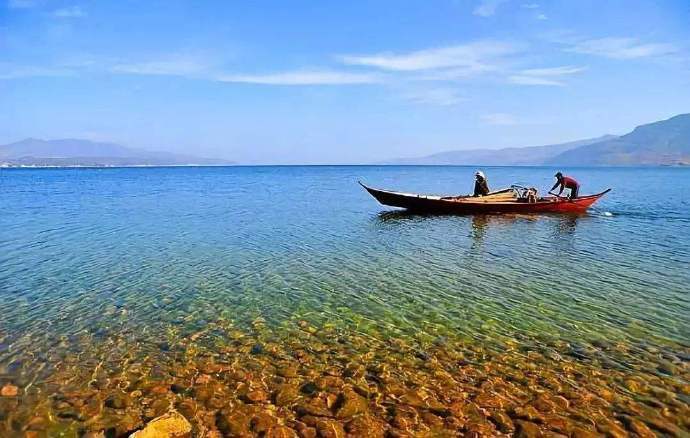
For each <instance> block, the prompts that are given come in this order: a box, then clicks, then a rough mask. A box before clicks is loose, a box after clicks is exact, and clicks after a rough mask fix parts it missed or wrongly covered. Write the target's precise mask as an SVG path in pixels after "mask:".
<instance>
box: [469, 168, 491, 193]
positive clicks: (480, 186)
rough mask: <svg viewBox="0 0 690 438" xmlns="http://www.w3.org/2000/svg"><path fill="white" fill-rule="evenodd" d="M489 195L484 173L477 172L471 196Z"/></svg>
mask: <svg viewBox="0 0 690 438" xmlns="http://www.w3.org/2000/svg"><path fill="white" fill-rule="evenodd" d="M488 194H489V183H488V182H487V181H486V176H484V172H482V171H481V170H478V171H477V173H475V174H474V194H473V195H472V196H474V197H477V196H486V195H488Z"/></svg>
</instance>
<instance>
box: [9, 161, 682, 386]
mask: <svg viewBox="0 0 690 438" xmlns="http://www.w3.org/2000/svg"><path fill="white" fill-rule="evenodd" d="M484 170H485V171H486V172H487V174H488V177H489V182H490V184H491V185H492V187H500V186H507V185H509V184H510V183H514V182H520V183H524V184H530V185H536V186H538V187H540V188H541V190H542V191H545V189H547V188H548V187H550V184H551V183H552V177H551V176H552V175H553V173H554V169H551V168H488V169H484ZM473 172H474V169H472V168H467V167H224V168H138V169H136V168H135V169H131V168H130V169H35V170H24V169H16V170H15V169H12V170H0V194H1V197H0V211H2V216H1V219H0V223H1V234H0V315H2V318H0V366H2V367H3V368H2V369H1V370H0V371H3V370H4V371H3V373H4V374H3V375H8V374H10V375H11V374H12V373H20V374H23V375H24V377H25V378H29V376H30V375H31V374H32V373H34V372H36V371H35V369H34V368H35V367H36V364H37V360H38V361H39V362H40V361H41V360H42V361H45V362H48V363H51V362H52V361H55V360H57V359H56V358H54V357H52V356H51V352H53V351H54V350H55V349H56V348H57V346H59V345H63V346H64V345H69V344H70V342H71V340H72V339H76V338H77V337H80V336H81V337H83V336H84V335H88V336H89V337H90V339H93V342H94V343H96V344H97V343H98V342H100V341H101V340H103V339H106V338H108V336H112V335H113V334H117V335H118V336H121V339H123V340H124V341H123V342H124V344H125V345H127V346H128V348H131V349H132V351H133V352H134V353H136V352H138V351H153V350H156V349H158V348H161V347H160V345H161V344H160V343H161V341H162V340H167V341H171V342H174V341H175V339H179V338H183V337H185V336H190V334H193V333H196V332H198V331H199V330H204V327H206V326H207V325H208V324H209V322H210V321H217V320H219V319H223V320H225V321H230V322H231V323H232V324H234V326H236V327H238V328H240V329H243V328H246V327H249V326H250V324H251V322H252V321H257V319H259V320H262V321H265V322H266V324H267V325H268V326H269V327H276V328H277V327H281V326H282V325H286V324H292V323H293V322H294V321H295V320H301V319H304V320H307V321H311V322H313V323H314V324H319V325H322V324H324V323H328V324H332V325H335V326H337V327H343V328H347V329H350V330H356V331H358V332H361V333H363V334H364V335H366V336H370V337H372V339H387V338H389V337H392V336H400V337H408V338H411V339H412V338H413V339H415V340H417V341H419V342H426V341H430V340H433V339H438V338H439V336H450V335H452V336H461V337H465V338H467V339H471V340H474V341H476V342H480V343H484V344H486V345H488V346H490V345H492V343H493V342H495V341H497V340H505V339H513V340H517V342H522V341H523V340H525V339H530V342H537V343H539V342H542V341H543V342H551V341H553V340H566V341H568V342H571V343H573V344H581V345H587V344H591V343H596V342H597V340H601V339H605V340H608V341H611V342H624V343H626V344H628V345H632V346H649V345H653V346H661V347H663V348H670V349H671V350H672V351H677V350H678V349H683V348H688V347H690V286H689V285H690V269H689V268H690V169H681V168H625V169H618V168H616V169H610V168H580V169H566V173H570V174H572V175H574V176H575V177H576V178H578V179H579V180H580V181H581V182H582V192H584V193H593V192H599V191H601V190H603V189H605V188H608V187H612V188H613V191H612V192H611V193H610V194H609V195H608V196H607V197H606V198H604V199H603V200H602V201H600V203H599V204H597V205H596V206H595V207H594V208H593V209H592V210H591V211H590V212H589V213H588V214H587V215H583V216H578V217H571V216H533V217H532V216H521V217H520V216H510V217H490V216H488V217H487V216H476V217H475V216H409V215H405V214H399V213H389V212H390V211H391V209H389V208H387V207H383V206H381V205H378V204H377V203H376V202H375V201H374V199H373V198H371V197H370V196H369V195H368V194H366V193H365V192H364V191H363V190H362V189H361V188H360V187H359V186H358V185H357V183H356V182H357V180H358V179H361V180H363V181H365V182H367V183H369V184H371V185H373V186H375V187H381V188H391V189H397V190H403V191H413V192H423V193H444V194H451V193H466V192H468V191H469V190H470V188H471V185H472V174H473ZM83 348H84V347H83V345H82V344H76V343H75V346H74V347H73V348H72V351H73V352H74V351H76V352H79V351H80V350H79V349H83ZM37 358H38V359H37ZM615 360H621V359H615ZM634 360H635V359H634V357H628V358H626V359H625V360H622V362H623V363H624V365H625V363H626V362H627V361H634Z"/></svg>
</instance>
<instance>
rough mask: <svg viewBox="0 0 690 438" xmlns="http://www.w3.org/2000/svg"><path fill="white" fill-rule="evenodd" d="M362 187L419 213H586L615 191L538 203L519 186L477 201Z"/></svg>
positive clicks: (379, 198)
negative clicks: (529, 199) (523, 193)
mask: <svg viewBox="0 0 690 438" xmlns="http://www.w3.org/2000/svg"><path fill="white" fill-rule="evenodd" d="M359 184H360V185H361V186H362V187H364V188H365V189H366V191H367V192H369V194H370V195H371V196H373V197H374V198H375V199H376V200H377V201H379V202H380V203H381V204H383V205H388V206H390V207H399V208H405V209H407V210H410V211H414V212H419V213H453V214H476V213H479V214H485V213H527V214H529V213H571V214H573V213H584V212H585V211H587V209H588V208H589V207H591V206H592V204H594V203H595V202H597V200H599V198H601V197H602V196H604V195H605V194H606V193H608V192H610V191H611V189H607V190H604V191H603V192H601V193H597V194H595V195H586V196H579V197H577V198H575V199H568V198H565V197H558V196H547V197H543V198H537V199H536V201H535V202H528V200H527V198H526V197H522V196H521V191H520V190H519V189H516V188H515V187H513V188H509V189H503V190H499V191H497V192H492V193H490V194H489V195H487V196H482V197H478V198H475V197H472V196H432V195H418V194H414V193H401V192H392V191H389V190H379V189H374V188H372V187H368V186H366V185H364V184H362V182H361V181H360V182H359Z"/></svg>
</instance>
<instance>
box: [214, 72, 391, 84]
mask: <svg viewBox="0 0 690 438" xmlns="http://www.w3.org/2000/svg"><path fill="white" fill-rule="evenodd" d="M215 80H218V81H221V82H239V83H245V84H262V85H354V84H372V83H376V82H380V80H381V78H380V77H379V76H378V75H373V74H363V73H350V72H341V71H331V70H320V71H319V70H313V71H306V70H300V71H287V72H279V73H269V74H255V75H248V74H224V75H219V76H216V77H215Z"/></svg>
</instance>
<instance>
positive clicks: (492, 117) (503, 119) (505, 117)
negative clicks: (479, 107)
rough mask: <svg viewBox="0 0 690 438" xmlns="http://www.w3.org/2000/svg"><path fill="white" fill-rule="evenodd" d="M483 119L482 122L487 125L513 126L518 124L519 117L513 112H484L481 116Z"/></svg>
mask: <svg viewBox="0 0 690 438" xmlns="http://www.w3.org/2000/svg"><path fill="white" fill-rule="evenodd" d="M481 119H482V122H484V123H485V124H487V125H495V126H512V125H517V124H518V120H517V118H516V117H515V116H513V115H512V114H507V113H493V114H484V115H483V116H481Z"/></svg>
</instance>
